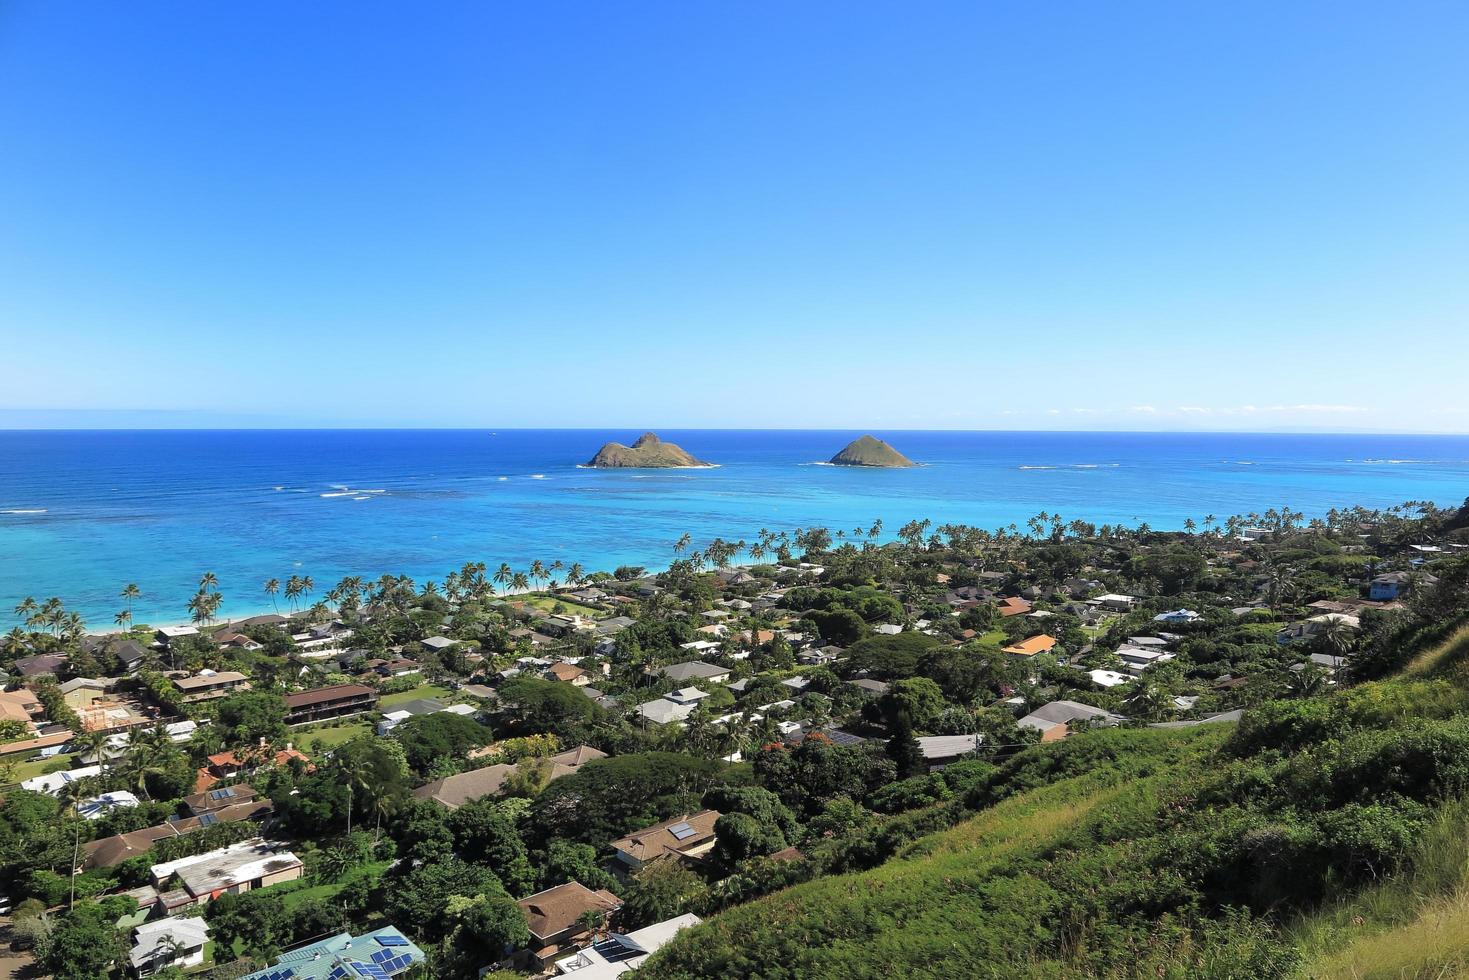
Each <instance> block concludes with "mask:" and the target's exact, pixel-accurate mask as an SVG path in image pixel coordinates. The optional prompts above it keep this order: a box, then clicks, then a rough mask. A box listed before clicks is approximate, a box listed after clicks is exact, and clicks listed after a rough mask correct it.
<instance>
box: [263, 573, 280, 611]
mask: <svg viewBox="0 0 1469 980" xmlns="http://www.w3.org/2000/svg"><path fill="white" fill-rule="evenodd" d="M280 590H281V580H280V579H278V578H268V579H266V580H265V594H266V595H268V596H270V604H271V605H273V606H275V611H276V612H277V613H279V612H280V611H281V604H280V603H279V602H276V599H275V594H276V593H277V592H279V591H280Z"/></svg>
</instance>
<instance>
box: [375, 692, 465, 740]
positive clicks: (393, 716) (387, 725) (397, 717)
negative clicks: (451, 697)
mask: <svg viewBox="0 0 1469 980" xmlns="http://www.w3.org/2000/svg"><path fill="white" fill-rule="evenodd" d="M463 707H465V708H469V706H468V705H464V706H463ZM448 710H449V705H447V704H445V703H444V702H442V701H440V700H438V699H437V698H416V699H414V700H412V701H408V702H406V703H404V704H400V705H398V706H397V707H396V708H394V709H392V710H391V711H384V712H383V716H382V719H381V720H380V721H378V723H377V733H378V734H379V735H386V734H388V732H390V731H392V730H393V729H395V728H397V727H398V726H399V725H401V724H403V722H405V721H407V720H408V719H409V718H416V717H418V716H419V715H432V714H436V713H437V712H440V711H448ZM469 713H470V714H473V713H474V709H473V708H469Z"/></svg>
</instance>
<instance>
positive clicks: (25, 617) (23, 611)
mask: <svg viewBox="0 0 1469 980" xmlns="http://www.w3.org/2000/svg"><path fill="white" fill-rule="evenodd" d="M40 608H41V607H40V606H38V605H36V597H35V596H29V595H28V596H26V597H25V598H24V599H22V600H20V605H18V606H16V607H15V615H16V616H17V617H19V618H20V619H21V621H22V622H29V620H30V617H32V616H34V615H35V614H36V611H37V610H38V609H40Z"/></svg>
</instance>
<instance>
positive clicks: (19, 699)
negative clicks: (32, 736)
mask: <svg viewBox="0 0 1469 980" xmlns="http://www.w3.org/2000/svg"><path fill="white" fill-rule="evenodd" d="M45 718H46V707H45V705H43V704H41V701H40V699H39V698H37V697H36V695H35V693H34V692H32V691H29V690H27V689H25V688H20V689H19V690H17V691H0V721H16V722H20V723H21V724H22V725H25V726H26V727H27V728H34V727H35V726H36V724H37V723H38V722H41V721H44V720H45Z"/></svg>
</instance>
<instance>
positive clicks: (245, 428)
mask: <svg viewBox="0 0 1469 980" xmlns="http://www.w3.org/2000/svg"><path fill="white" fill-rule="evenodd" d="M659 429H662V430H664V431H672V432H840V433H845V432H911V433H938V432H951V433H971V434H978V433H993V434H1007V435H1197V436H1221V435H1236V436H1287V435H1315V436H1432V437H1443V438H1463V437H1465V436H1469V430H1466V431H1425V430H1419V429H1334V428H1290V427H1287V428H1278V429H1042V428H1028V429H1027V428H1018V429H1004V428H903V427H898V426H882V425H873V426H860V425H858V426H690V425H660V426H636V425H626V426H622V425H602V426H590V425H542V426H530V425H501V426H491V425H366V424H363V425H253V426H251V425H192V426H163V425H144V426H97V425H76V426H68V425H43V426H9V425H4V424H0V433H4V432H15V433H39V432H488V433H490V434H492V435H493V434H495V433H499V432H599V433H600V432H610V431H614V430H625V431H628V432H634V431H637V432H654V433H656V432H657V431H658V430H659Z"/></svg>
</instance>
